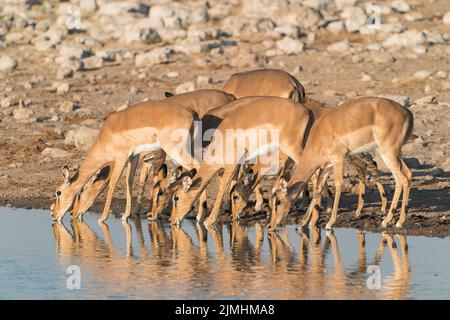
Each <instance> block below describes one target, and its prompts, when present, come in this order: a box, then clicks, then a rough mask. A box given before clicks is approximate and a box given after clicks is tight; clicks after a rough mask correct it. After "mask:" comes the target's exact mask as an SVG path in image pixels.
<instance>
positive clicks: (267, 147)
mask: <svg viewBox="0 0 450 320" xmlns="http://www.w3.org/2000/svg"><path fill="white" fill-rule="evenodd" d="M279 148H280V146H279V145H278V144H277V143H268V144H264V145H262V146H261V147H259V148H258V149H256V150H255V151H254V152H252V153H251V154H250V155H249V156H248V158H247V160H254V159H256V157H258V156H261V155H264V154H267V153H269V152H270V151H275V150H278V149H279Z"/></svg>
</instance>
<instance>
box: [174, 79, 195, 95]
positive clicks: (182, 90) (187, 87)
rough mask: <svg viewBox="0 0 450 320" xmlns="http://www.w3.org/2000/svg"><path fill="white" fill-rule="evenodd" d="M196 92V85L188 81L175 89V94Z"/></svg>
mask: <svg viewBox="0 0 450 320" xmlns="http://www.w3.org/2000/svg"><path fill="white" fill-rule="evenodd" d="M194 90H195V83H194V82H193V81H187V82H183V83H182V84H179V85H178V86H177V87H176V88H175V94H180V93H185V92H190V91H194Z"/></svg>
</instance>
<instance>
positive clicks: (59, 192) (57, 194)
mask: <svg viewBox="0 0 450 320" xmlns="http://www.w3.org/2000/svg"><path fill="white" fill-rule="evenodd" d="M61 194H62V192H61V191H59V190H58V191H56V197H57V198H58V197H60V196H61Z"/></svg>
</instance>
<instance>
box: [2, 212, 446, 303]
mask: <svg viewBox="0 0 450 320" xmlns="http://www.w3.org/2000/svg"><path fill="white" fill-rule="evenodd" d="M0 216H1V219H2V220H1V223H0V283H1V285H0V298H2V299H312V298H319V299H424V298H427V299H436V298H444V299H445V298H447V299H448V298H450V256H449V246H450V239H448V238H447V239H441V238H427V237H413V236H408V237H407V236H401V235H386V234H385V235H382V234H377V233H361V232H358V231H357V230H355V229H335V230H334V232H325V231H323V230H322V231H311V232H309V234H304V233H299V232H297V231H296V230H295V226H294V225H288V226H286V227H285V228H282V229H281V230H279V232H278V233H268V232H267V229H265V228H263V227H262V226H261V225H259V224H252V225H248V226H245V225H239V224H231V225H220V226H219V227H217V228H216V229H207V230H206V229H204V228H203V227H199V226H198V225H197V224H196V223H195V221H193V220H185V221H184V222H183V224H182V226H181V227H173V226H170V225H168V224H167V223H166V222H152V223H148V222H147V221H146V220H136V221H130V223H122V221H121V220H120V219H116V218H114V217H110V218H109V220H108V221H107V222H108V224H107V225H99V224H97V219H98V215H93V214H87V215H86V216H85V219H84V222H80V221H71V220H70V218H69V217H66V218H65V219H64V221H63V222H62V223H52V222H51V219H50V216H49V213H48V211H45V210H23V209H10V208H0ZM70 266H75V267H76V268H78V267H79V270H80V284H81V288H80V289H69V288H68V286H67V280H68V278H69V277H70V276H71V273H67V271H68V268H69V271H70V270H73V269H70ZM368 268H369V270H371V271H372V272H373V271H375V272H379V275H380V277H379V278H373V277H374V276H375V277H377V273H375V275H373V274H371V273H367V270H368ZM369 277H371V278H370V279H369ZM368 279H369V280H373V281H370V284H372V285H371V286H369V287H370V288H369V287H368V285H367V281H368ZM374 279H375V280H374ZM377 279H379V280H380V282H377ZM69 282H70V281H69ZM377 283H380V286H377V285H376V284H377Z"/></svg>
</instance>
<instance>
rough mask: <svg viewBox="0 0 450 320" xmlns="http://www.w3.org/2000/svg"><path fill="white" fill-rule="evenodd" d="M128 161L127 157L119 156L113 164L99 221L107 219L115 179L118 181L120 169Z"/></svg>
mask: <svg viewBox="0 0 450 320" xmlns="http://www.w3.org/2000/svg"><path fill="white" fill-rule="evenodd" d="M127 161H128V157H127V158H121V159H117V160H116V161H115V163H114V165H113V169H112V172H111V178H110V180H109V186H108V194H107V195H106V201H105V207H104V208H103V213H102V216H101V217H100V219H99V220H98V222H99V223H103V222H105V221H106V219H108V214H109V209H110V207H111V201H112V196H113V192H114V189H115V188H116V185H117V181H119V178H120V175H121V174H122V171H123V169H124V167H125V165H126V163H127Z"/></svg>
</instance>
